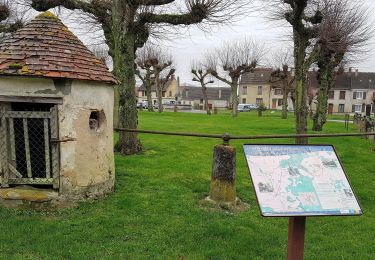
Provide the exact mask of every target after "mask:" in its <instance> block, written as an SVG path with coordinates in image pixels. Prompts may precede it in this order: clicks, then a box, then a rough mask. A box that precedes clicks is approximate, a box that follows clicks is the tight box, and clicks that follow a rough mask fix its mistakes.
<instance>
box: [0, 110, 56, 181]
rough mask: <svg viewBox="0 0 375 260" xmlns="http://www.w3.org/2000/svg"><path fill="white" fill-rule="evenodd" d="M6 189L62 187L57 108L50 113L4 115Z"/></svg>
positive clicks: (0, 132)
mask: <svg viewBox="0 0 375 260" xmlns="http://www.w3.org/2000/svg"><path fill="white" fill-rule="evenodd" d="M0 118H1V126H0V137H1V140H0V144H1V148H0V149H1V153H0V154H1V158H0V161H1V162H2V163H1V165H2V166H1V169H0V170H1V172H2V175H3V176H2V177H3V178H2V186H3V187H8V186H9V184H33V185H37V184H40V185H53V186H54V188H58V187H59V147H58V145H59V144H58V143H57V142H51V140H57V139H58V120H57V109H56V107H53V108H51V110H50V111H49V112H39V111H38V112H37V111H5V110H4V109H3V110H2V111H1V113H0Z"/></svg>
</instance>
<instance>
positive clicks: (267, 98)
mask: <svg viewBox="0 0 375 260" xmlns="http://www.w3.org/2000/svg"><path fill="white" fill-rule="evenodd" d="M271 73H272V69H269V68H260V69H256V70H255V72H252V73H247V74H245V75H243V77H242V79H241V82H240V88H239V102H240V103H243V104H257V105H259V104H260V103H261V102H263V103H264V104H265V105H266V106H267V107H268V108H270V109H276V110H281V109H282V106H283V90H282V88H281V87H280V86H279V85H278V84H275V83H271ZM308 84H309V88H308V95H309V97H308V99H309V100H310V102H309V103H310V104H309V105H310V106H311V109H312V110H313V111H315V109H316V97H317V94H318V91H319V83H318V81H317V72H316V71H310V72H309V81H308ZM374 101H375V73H367V72H358V70H356V71H355V72H354V71H352V69H350V70H349V71H347V72H344V73H343V74H341V75H338V76H337V78H336V81H335V83H334V86H333V87H332V90H331V91H330V92H329V100H328V113H329V114H346V113H350V114H353V113H362V114H367V115H372V114H374V111H375V107H374ZM288 108H289V110H293V102H292V100H291V98H290V97H289V98H288Z"/></svg>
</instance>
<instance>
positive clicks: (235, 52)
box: [206, 38, 264, 117]
mask: <svg viewBox="0 0 375 260" xmlns="http://www.w3.org/2000/svg"><path fill="white" fill-rule="evenodd" d="M263 52H264V48H263V45H262V44H260V43H257V42H255V41H254V40H252V39H246V38H245V39H242V40H237V41H234V42H226V43H224V44H223V46H222V47H221V48H220V49H217V50H215V52H213V53H211V54H208V55H207V56H206V63H207V69H208V71H209V73H210V74H211V75H212V76H214V77H215V78H217V79H218V80H220V81H222V82H224V83H226V84H228V85H229V86H230V87H231V96H232V116H233V117H237V115H238V110H237V109H238V84H239V81H240V79H241V76H242V75H243V74H245V73H249V72H252V71H254V69H255V68H256V66H257V65H258V64H259V62H260V60H261V58H262V56H263ZM220 70H223V71H224V75H222V76H221V75H219V72H220Z"/></svg>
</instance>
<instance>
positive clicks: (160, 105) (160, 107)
mask: <svg viewBox="0 0 375 260" xmlns="http://www.w3.org/2000/svg"><path fill="white" fill-rule="evenodd" d="M156 88H157V95H158V112H159V113H162V112H163V90H162V89H161V87H160V83H157V84H156Z"/></svg>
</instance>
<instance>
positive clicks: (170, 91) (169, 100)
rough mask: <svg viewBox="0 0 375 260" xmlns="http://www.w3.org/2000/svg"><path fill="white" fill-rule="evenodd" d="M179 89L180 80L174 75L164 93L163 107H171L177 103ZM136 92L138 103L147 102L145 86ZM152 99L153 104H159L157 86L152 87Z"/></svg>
mask: <svg viewBox="0 0 375 260" xmlns="http://www.w3.org/2000/svg"><path fill="white" fill-rule="evenodd" d="M178 89H179V78H178V77H176V76H175V75H172V76H171V78H170V79H169V80H168V82H167V83H166V85H165V88H164V90H163V92H162V96H163V105H171V104H174V103H175V102H176V97H177V94H178ZM136 92H137V93H136V95H137V97H138V103H141V102H147V95H146V87H145V86H144V85H142V86H141V87H139V88H137V89H136ZM151 97H152V103H153V104H154V105H156V104H157V102H158V97H157V92H156V86H155V85H153V86H152V87H151Z"/></svg>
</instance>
